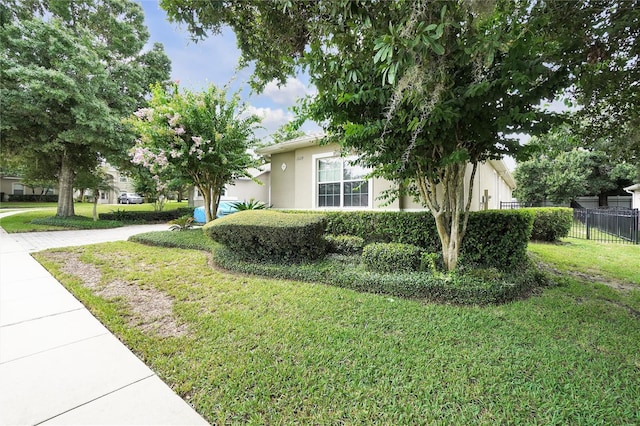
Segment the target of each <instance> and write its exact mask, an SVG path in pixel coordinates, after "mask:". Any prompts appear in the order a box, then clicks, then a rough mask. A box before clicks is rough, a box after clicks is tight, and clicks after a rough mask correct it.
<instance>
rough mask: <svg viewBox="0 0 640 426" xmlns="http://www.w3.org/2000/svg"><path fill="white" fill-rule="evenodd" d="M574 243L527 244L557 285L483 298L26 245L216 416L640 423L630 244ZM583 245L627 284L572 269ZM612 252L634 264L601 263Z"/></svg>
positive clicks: (171, 255) (604, 271)
mask: <svg viewBox="0 0 640 426" xmlns="http://www.w3.org/2000/svg"><path fill="white" fill-rule="evenodd" d="M574 241H576V240H571V244H564V245H543V244H533V245H532V246H531V251H532V252H534V253H536V256H537V257H538V259H539V260H543V261H546V262H551V263H552V267H553V268H554V269H557V270H558V271H561V272H558V274H565V273H566V275H563V277H558V278H561V279H559V280H558V281H559V282H560V283H561V285H559V286H557V287H553V288H549V289H545V290H544V291H543V292H542V293H541V294H539V295H537V296H534V297H531V298H529V299H527V300H521V301H517V302H514V303H509V304H506V305H500V306H488V307H460V306H454V305H440V304H432V303H424V302H421V301H416V300H404V299H398V298H392V297H388V296H379V295H373V294H365V293H357V292H354V291H351V290H346V289H341V288H336V287H331V286H326V285H319V284H309V283H301V282H295V281H284V280H275V279H263V278H256V277H252V276H245V275H233V274H229V273H225V272H223V271H219V270H215V269H213V268H212V267H211V264H210V255H209V254H207V253H206V252H202V251H196V250H184V249H177V248H161V247H151V246H145V245H141V244H137V243H134V242H119V243H109V244H100V245H94V246H87V247H81V248H70V249H60V250H55V251H47V252H42V253H39V254H36V255H35V256H36V258H37V259H38V260H39V261H40V262H41V263H43V264H44V265H45V266H46V267H47V268H48V269H49V270H51V271H52V272H53V273H54V275H55V276H56V277H58V278H59V279H60V280H61V282H63V283H64V285H65V286H66V287H67V288H69V289H70V290H71V291H72V292H73V293H74V294H75V295H76V296H77V297H78V298H79V299H80V300H81V301H82V302H83V303H85V304H86V305H87V306H88V307H89V309H90V310H91V311H92V312H93V313H94V314H95V315H96V316H97V317H98V318H99V319H100V320H101V321H102V322H103V323H104V324H106V325H107V327H109V328H110V329H111V330H112V331H113V332H114V333H115V334H116V335H117V336H119V337H120V338H121V339H122V340H123V341H124V342H125V343H126V344H127V345H128V346H129V347H130V348H132V349H133V351H134V352H135V353H136V354H138V355H139V356H140V357H141V359H143V360H144V361H145V362H146V363H147V364H148V365H149V366H150V367H151V368H152V369H153V370H154V371H156V372H157V373H158V375H159V376H160V377H161V378H162V379H163V380H164V381H165V382H167V383H168V384H169V385H170V386H171V387H172V388H173V389H174V390H175V391H176V392H177V393H178V394H179V395H181V396H182V397H183V398H184V399H185V400H187V401H188V402H189V403H191V404H192V405H193V406H194V407H195V408H196V410H197V411H198V412H199V413H200V414H202V415H203V416H204V417H205V418H206V419H207V420H208V421H209V422H211V423H214V424H216V423H242V424H245V423H249V424H291V423H303V424H304V423H310V424H336V423H343V424H363V423H364V424H368V423H377V424H432V423H436V424H497V423H508V424H640V379H638V377H639V373H640V290H639V288H640V285H638V281H637V273H638V271H637V259H638V258H640V256H638V254H639V251H638V250H640V247H637V246H636V247H629V246H624V247H623V246H617V245H616V246H615V247H609V246H602V245H598V244H595V243H592V242H580V243H575V244H574ZM583 243H584V244H583ZM609 249H611V256H610V257H607V256H605V257H598V256H595V254H596V253H599V252H601V253H607V252H609ZM616 253H617V254H616ZM583 254H584V256H588V258H589V260H585V261H584V262H586V263H587V264H588V265H589V266H590V268H591V270H592V271H595V272H597V274H598V277H599V278H598V280H601V281H602V282H606V281H607V280H615V281H617V282H619V283H624V284H625V286H626V287H625V289H622V290H621V289H614V288H612V287H610V286H607V285H603V284H600V283H598V282H597V280H593V279H588V280H584V279H582V278H581V277H580V276H577V275H575V274H573V273H572V272H573V271H574V270H575V269H580V270H581V268H582V266H581V265H580V264H579V263H580V262H583V261H581V260H579V259H576V258H579V257H581V256H582V255H583ZM566 256H570V260H567V259H565V257H566ZM617 256H620V257H622V258H626V259H632V260H633V259H635V260H636V262H635V263H626V262H625V261H621V262H620V263H619V265H620V266H619V269H616V268H615V267H614V268H612V269H613V270H612V271H611V272H609V267H608V266H607V263H608V262H609V261H610V260H611V259H614V258H616V257H617ZM627 256H629V257H627ZM574 264H575V265H574ZM65 265H66V266H65ZM620 269H623V270H626V272H623V271H621V270H620ZM123 271H124V272H123ZM582 272H585V271H584V270H582ZM628 277H631V278H628ZM633 277H636V278H633ZM84 278H87V279H86V280H85V279H84ZM88 278H92V279H95V278H98V282H97V283H96V282H95V280H92V279H88ZM134 301H135V302H134ZM145 301H146V302H145Z"/></svg>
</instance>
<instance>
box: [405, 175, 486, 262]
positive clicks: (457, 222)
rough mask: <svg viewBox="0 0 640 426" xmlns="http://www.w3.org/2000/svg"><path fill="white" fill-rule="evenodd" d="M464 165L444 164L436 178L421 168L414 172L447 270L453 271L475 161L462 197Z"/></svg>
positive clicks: (465, 226) (469, 203)
mask: <svg viewBox="0 0 640 426" xmlns="http://www.w3.org/2000/svg"><path fill="white" fill-rule="evenodd" d="M466 169H467V164H466V163H453V164H449V165H447V166H446V167H445V168H444V169H443V170H442V173H441V174H440V176H439V177H438V178H434V177H427V175H425V174H424V173H422V172H421V171H420V169H419V170H418V173H417V176H416V181H417V183H418V189H419V191H420V197H421V199H422V201H423V203H424V204H425V205H426V206H427V207H428V208H429V211H430V212H431V214H432V215H433V217H434V218H435V222H436V228H437V230H438V236H439V237H440V243H441V247H442V259H443V261H444V264H445V267H446V269H447V271H453V270H455V269H456V267H457V266H458V259H459V257H460V249H461V247H462V240H463V238H464V234H465V233H466V230H467V222H468V219H469V209H470V208H471V196H472V194H473V180H474V178H475V174H476V170H477V164H476V163H474V164H473V169H472V172H471V177H470V180H469V190H468V193H467V196H466V200H465V193H464V183H465V179H464V177H465V172H466Z"/></svg>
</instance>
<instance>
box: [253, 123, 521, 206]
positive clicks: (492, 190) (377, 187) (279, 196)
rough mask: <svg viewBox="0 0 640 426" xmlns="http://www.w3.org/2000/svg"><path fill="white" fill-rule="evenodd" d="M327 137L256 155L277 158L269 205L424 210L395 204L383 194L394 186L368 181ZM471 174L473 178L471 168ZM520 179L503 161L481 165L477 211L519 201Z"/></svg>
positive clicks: (408, 201)
mask: <svg viewBox="0 0 640 426" xmlns="http://www.w3.org/2000/svg"><path fill="white" fill-rule="evenodd" d="M322 137H323V135H322V134H315V135H308V136H302V137H300V138H296V139H292V140H289V141H286V142H282V143H279V144H276V145H272V146H268V147H265V148H261V149H258V150H257V151H256V152H257V153H258V154H260V155H263V156H265V157H266V158H268V159H270V160H271V170H272V171H271V176H270V185H269V186H270V198H269V202H268V204H269V205H271V206H272V207H273V208H278V209H303V210H309V209H355V210H363V209H379V210H404V211H411V210H423V209H424V208H423V207H422V205H421V204H419V203H417V202H415V201H414V200H413V198H412V197H402V198H400V199H397V200H395V201H394V202H392V203H391V204H389V205H385V203H386V202H385V201H384V200H380V199H379V196H380V195H381V194H382V193H383V192H384V191H386V190H389V189H392V188H393V185H394V183H392V182H390V181H387V180H384V179H381V178H374V179H368V180H365V179H364V176H365V175H366V174H367V172H368V171H367V170H365V169H363V168H362V167H360V166H357V165H352V164H350V161H352V160H353V159H355V157H353V156H346V157H343V156H341V150H340V147H339V146H338V145H336V144H332V145H319V142H320V140H321V139H322ZM467 174H468V175H467V176H470V174H471V166H469V167H468V170H467ZM515 186H516V185H515V181H514V179H513V177H512V176H511V173H510V172H509V170H508V169H507V167H506V166H505V164H504V162H503V161H502V160H490V161H487V162H486V163H481V164H479V165H478V169H477V171H476V176H475V180H474V186H473V196H472V201H471V210H483V209H499V208H500V202H501V201H504V202H507V201H513V197H512V191H513V190H514V189H515Z"/></svg>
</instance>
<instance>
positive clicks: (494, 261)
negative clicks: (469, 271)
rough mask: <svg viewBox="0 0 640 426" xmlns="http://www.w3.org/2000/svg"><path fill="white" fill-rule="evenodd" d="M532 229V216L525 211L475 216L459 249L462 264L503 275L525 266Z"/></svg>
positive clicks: (489, 211)
mask: <svg viewBox="0 0 640 426" xmlns="http://www.w3.org/2000/svg"><path fill="white" fill-rule="evenodd" d="M532 227H533V214H532V213H531V212H528V211H526V210H525V211H523V210H487V211H481V212H474V213H473V214H472V215H471V216H470V217H469V232H468V233H467V237H466V239H465V240H464V243H463V245H462V257H463V258H464V259H463V261H462V263H463V264H464V265H465V266H467V267H471V266H475V265H477V266H480V267H485V268H486V267H490V268H497V269H499V270H503V271H509V270H513V269H514V268H519V267H521V266H522V265H525V264H526V263H527V244H528V242H529V237H530V236H531V229H532Z"/></svg>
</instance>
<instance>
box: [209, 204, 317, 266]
mask: <svg viewBox="0 0 640 426" xmlns="http://www.w3.org/2000/svg"><path fill="white" fill-rule="evenodd" d="M324 222H325V218H324V216H323V215H318V214H297V215H292V214H286V213H282V212H277V211H272V210H245V211H241V212H238V213H234V214H232V215H229V216H225V217H223V218H220V219H216V220H214V221H211V222H209V223H208V224H206V225H205V226H204V227H203V229H204V232H205V233H206V235H207V236H208V237H209V238H211V239H212V240H214V241H216V242H219V243H221V244H223V245H225V246H227V247H228V248H230V249H231V250H233V251H235V252H237V253H238V254H239V255H241V256H243V257H244V258H250V259H266V260H288V261H301V260H306V259H317V258H320V257H322V256H324V255H325V253H326V242H325V240H324V238H323V234H324Z"/></svg>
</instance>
